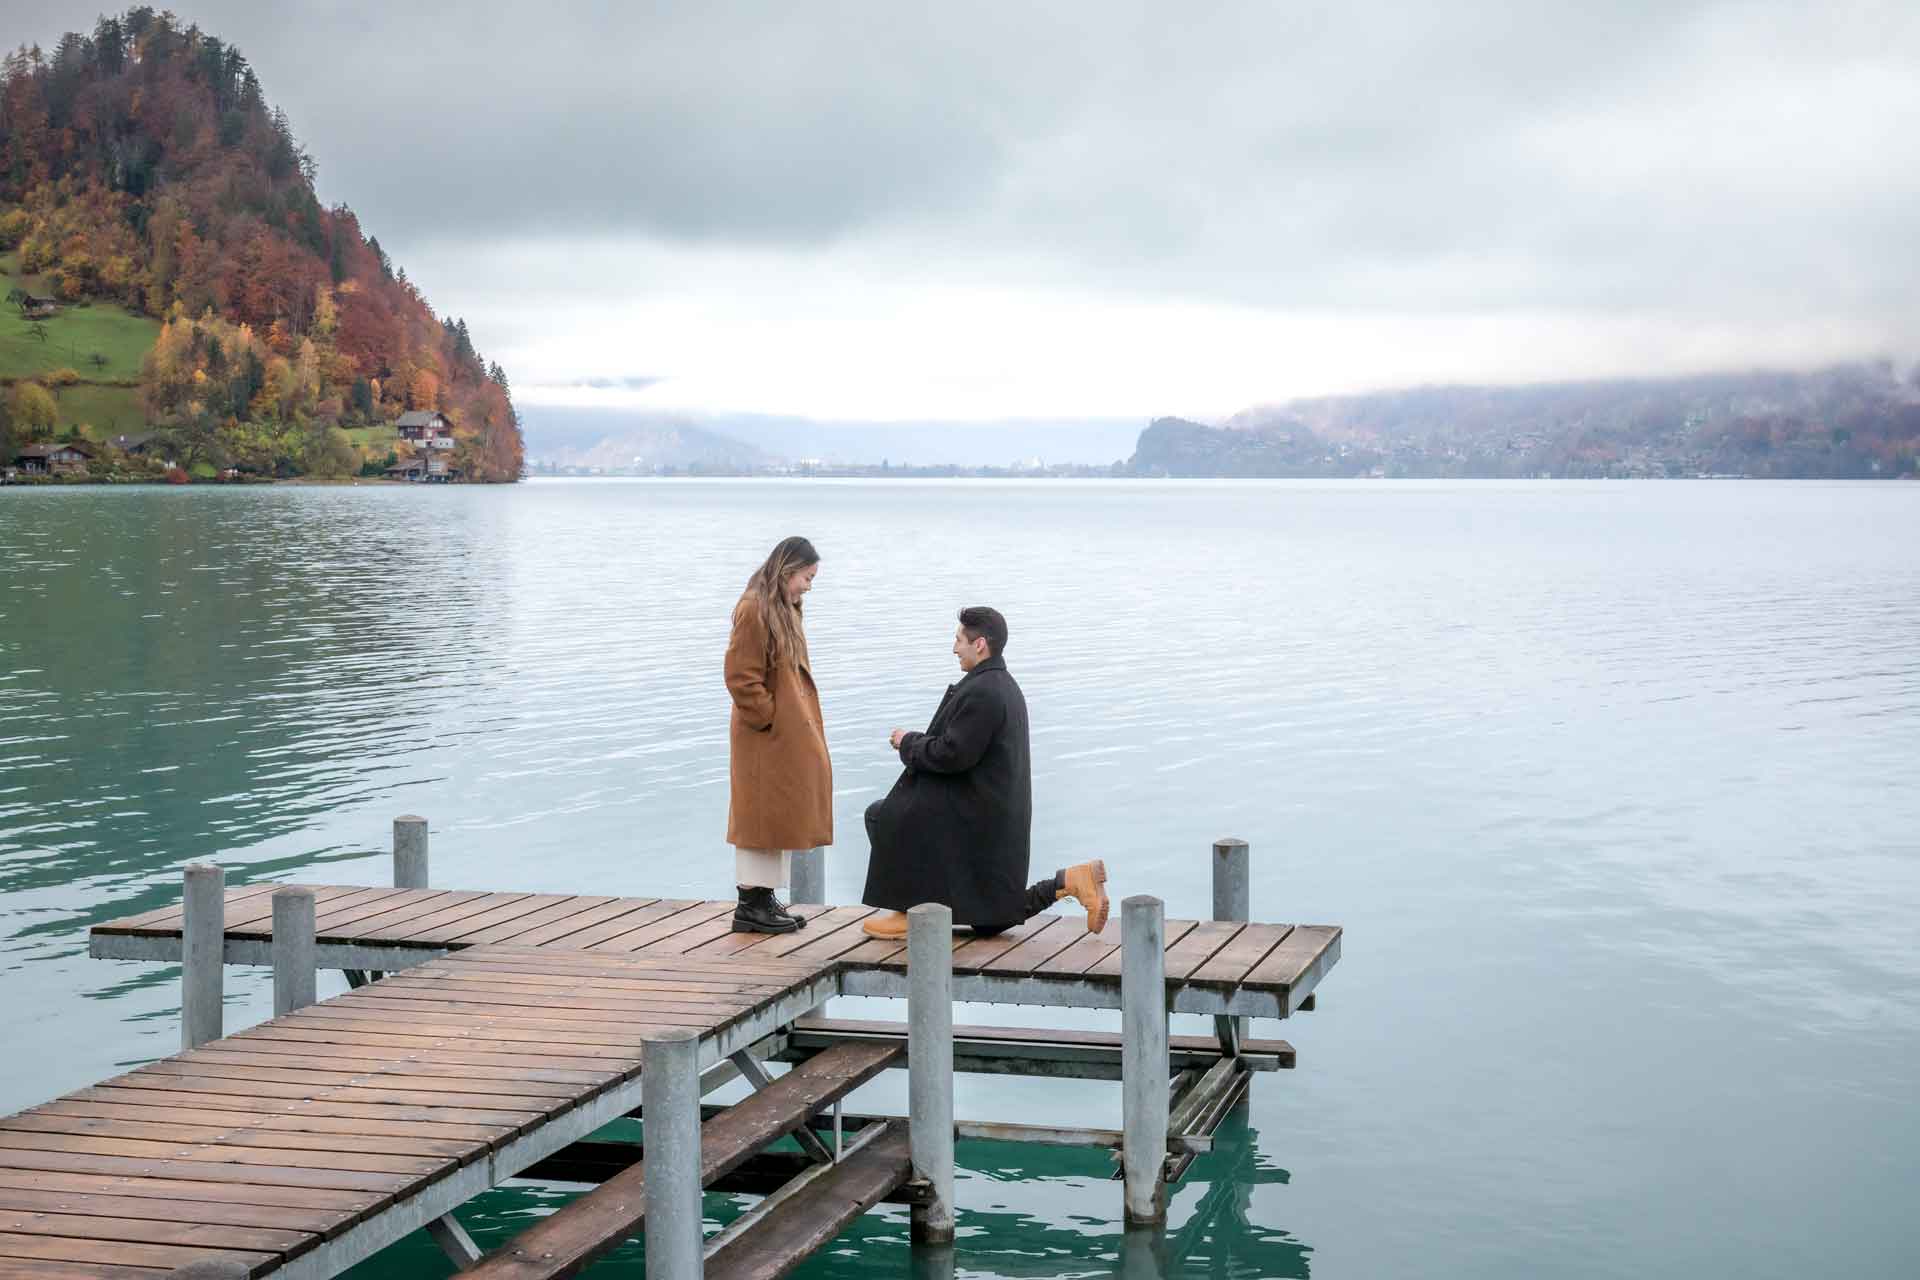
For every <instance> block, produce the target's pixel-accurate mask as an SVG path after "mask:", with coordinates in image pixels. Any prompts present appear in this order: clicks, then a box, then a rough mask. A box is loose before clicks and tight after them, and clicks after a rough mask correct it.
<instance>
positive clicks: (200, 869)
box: [180, 862, 227, 1050]
mask: <svg viewBox="0 0 1920 1280" xmlns="http://www.w3.org/2000/svg"><path fill="white" fill-rule="evenodd" d="M182 905H183V908H184V912H185V919H184V921H183V922H182V924H181V934H180V1048H181V1049H182V1050H187V1049H197V1048H199V1047H200V1046H201V1045H203V1044H205V1043H207V1041H209V1040H218V1039H219V1038H220V1036H221V1033H222V1010H221V1002H222V1000H223V999H224V997H225V987H224V983H225V971H226V950H227V918H226V917H227V873H226V872H225V871H223V870H222V869H221V868H219V867H218V866H215V865H214V864H213V863H211V862H190V863H188V864H187V870H186V894H185V901H184V902H183V904H182Z"/></svg>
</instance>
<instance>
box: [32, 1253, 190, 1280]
mask: <svg viewBox="0 0 1920 1280" xmlns="http://www.w3.org/2000/svg"><path fill="white" fill-rule="evenodd" d="M169 1274H171V1270H170V1269H169V1270H162V1269H161V1268H159V1267H109V1266H106V1265H104V1264H102V1263H98V1262H50V1261H46V1260H44V1259H40V1258H0V1280H156V1278H157V1277H164V1276H167V1275H169Z"/></svg>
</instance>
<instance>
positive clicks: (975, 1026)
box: [793, 1014, 1294, 1058]
mask: <svg viewBox="0 0 1920 1280" xmlns="http://www.w3.org/2000/svg"><path fill="white" fill-rule="evenodd" d="M793 1029H794V1030H795V1031H802V1032H804V1031H820V1032H827V1033H835V1032H839V1033H843V1034H851V1035H883V1036H904V1035H906V1034H907V1024H906V1023H904V1022H889V1021H886V1020H884V1019H868V1018H822V1017H817V1016H815V1015H813V1014H808V1015H807V1016H805V1017H802V1018H795V1019H794V1020H793ZM953 1036H954V1039H956V1040H985V1041H990V1042H996V1043H1000V1044H1072V1045H1085V1046H1088V1047H1091V1048H1104V1049H1118V1048H1119V1047H1120V1033H1119V1032H1117V1031H1086V1030H1080V1029H1077V1028H1071V1027H1003V1026H997V1025H988V1024H984V1023H972V1024H956V1025H955V1026H954V1028H953ZM1167 1045H1168V1047H1169V1048H1171V1049H1174V1050H1177V1051H1179V1052H1181V1053H1217V1052H1219V1050H1220V1041H1219V1040H1218V1039H1217V1038H1215V1037H1213V1036H1210V1035H1197V1036H1168V1037H1167ZM1241 1049H1242V1050H1243V1051H1244V1052H1246V1053H1249V1054H1254V1055H1265V1056H1273V1057H1282V1058H1291V1057H1293V1056H1294V1049H1293V1046H1292V1045H1291V1044H1289V1043H1287V1042H1286V1041H1285V1040H1253V1039H1249V1040H1243V1041H1241Z"/></svg>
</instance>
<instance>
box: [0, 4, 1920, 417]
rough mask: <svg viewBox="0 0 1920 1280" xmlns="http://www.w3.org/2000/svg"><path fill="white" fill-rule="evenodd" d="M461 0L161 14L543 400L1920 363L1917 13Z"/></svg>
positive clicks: (1145, 388) (850, 400)
mask: <svg viewBox="0 0 1920 1280" xmlns="http://www.w3.org/2000/svg"><path fill="white" fill-rule="evenodd" d="M443 8H444V10H445V13H444V14H443V15H441V16H429V15H426V14H424V13H417V12H415V11H414V9H415V6H411V5H394V4H391V3H386V2H384V0H383V2H382V3H364V2H360V0H354V2H351V3H317V2H311V0H310V2H307V3H272V4H263V3H260V2H259V0H204V2H202V3H185V4H181V5H179V6H177V7H176V11H177V12H178V13H179V14H180V16H181V17H182V19H183V20H186V21H192V22H197V23H199V24H200V25H201V26H202V27H203V28H205V29H207V30H209V31H211V32H212V33H214V34H216V35H219V36H221V37H223V38H226V39H230V40H232V41H234V42H235V43H237V44H239V46H240V47H241V50H242V51H243V52H244V53H245V54H246V55H247V56H248V58H249V59H250V60H251V61H252V63H253V65H254V66H255V68H257V70H258V71H259V74H260V78H261V80H262V82H263V84H264V86H265V88H266V91H267V94H268V96H269V98H270V99H271V100H272V101H274V102H275V103H277V104H279V105H281V106H284V107H285V108H286V110H287V112H288V114H289V115H290V116H291V117H292V120H293V124H294V128H295V131H296V133H297V134H298V135H299V136H300V138H301V139H302V141H303V143H304V144H305V146H306V147H307V149H308V150H309V151H310V152H311V153H312V155H313V157H314V159H315V161H316V162H317V164H318V166H319V186H320V194H321V198H322V199H323V200H324V201H326V202H328V203H334V202H338V201H344V202H346V203H348V204H350V205H352V206H353V208H354V209H355V210H356V211H358V213H359V214H360V216H361V220H362V224H363V226H364V227H365V228H366V229H367V230H369V231H370V232H372V233H373V234H375V235H377V236H379V238H380V241H381V243H382V245H383V246H385V247H386V248H387V250H388V251H389V252H390V253H391V254H392V255H393V256H394V258H395V259H396V260H397V261H398V262H399V263H400V264H402V265H404V266H405V267H406V269H407V272H408V274H409V275H410V276H411V277H412V278H413V279H415V280H416V281H418V282H419V283H420V285H421V286H422V288H423V289H424V290H425V291H426V293H427V296H428V298H429V299H430V300H431V301H432V303H433V304H434V305H435V307H436V308H438V309H440V310H441V311H443V312H451V313H454V314H459V315H464V316H465V317H466V318H467V319H468V321H469V323H470V325H471V326H472V328H473V331H474V336H475V340H476V342H477V343H478V345H479V346H480V347H481V349H482V351H483V353H484V354H486V355H488V356H490V357H492V358H496V359H498V360H500V361H501V362H502V363H503V364H504V365H505V366H506V367H507V369H508V372H509V373H510V375H511V376H512V378H513V382H514V387H515V395H516V398H517V399H519V400H521V401H522V402H523V403H540V402H543V401H544V402H548V403H555V402H564V403H609V404H612V403H617V404H630V405H635V406H645V407H651V408H694V409H707V410H716V411H720V410H736V411H737V410H750V411H756V412H768V413H798V414H808V415H816V416H824V417H841V418H847V417H851V418H876V419H882V418H907V417H912V418H941V417H949V418H967V419H978V418H993V417H1072V416H1078V415H1084V416H1088V417H1094V416H1103V417H1111V416H1139V417H1146V416H1151V415H1157V414H1162V413H1177V414H1183V415H1186V416H1191V417H1201V418H1210V417H1220V416H1224V415H1226V414H1229V413H1232V412H1234V411H1236V410H1239V409H1242V408H1245V407H1247V406H1249V405H1253V404H1257V403H1262V402H1270V401H1277V400H1283V399H1288V398H1291V397H1294V396H1297V395H1305V394H1317V393H1322V392H1331V391H1345V390H1361V389H1367V388H1374V387H1383V386H1393V385H1401V384H1406V383H1411V382H1431V381H1499V382H1505V381H1532V380H1540V379H1547V378H1559V377H1569V376H1590V375H1612V374H1631V373H1643V372H1644V373H1656V372H1680V371H1692V370H1701V369H1716V368H1725V367H1729V366H1748V365H1753V364H1767V365H1783V366H1805V365H1811V364H1817V363H1821V362H1824V361H1828V360H1833V359H1844V358H1851V357H1855V356H1867V355H1882V354H1884V355H1891V356H1894V357H1895V358H1898V359H1901V360H1906V359H1910V358H1912V357H1913V355H1914V354H1915V353H1916V352H1917V351H1920V343H1916V342H1915V341H1914V338H1915V335H1916V332H1920V329H1917V327H1916V321H1920V288H1916V286H1920V237H1917V236H1916V229H1917V228H1916V217H1915V211H1916V210H1920V169H1916V166H1914V165H1913V163H1912V156H1913V154H1914V151H1915V148H1916V146H1920V5H1916V4H1913V3H1911V0H1900V2H1890V3H1884V4H1881V3H1857V4H1856V3H1846V2H1845V0H1839V2H1838V3H1820V4H1816V3H1772V2H1765V0H1760V2H1755V3H1720V4H1713V3H1692V2H1690V0H1658V2H1656V3H1636V2H1634V0H1599V2H1596V0H1513V2H1511V3H1507V2H1499V3H1495V2H1487V3H1467V2H1464V0H1461V2H1449V0H1409V2H1406V3H1396V4H1366V3H1359V4H1355V3H1351V2H1350V0H1349V2H1348V3H1341V4H1324V5H1323V4H1298V3H1282V2H1281V0H1272V2H1270V3H1263V4H1246V5H1235V4H1209V3H1204V2H1200V0H1182V2H1181V3H1177V4H1176V3H1163V4H1158V5H1136V4H1124V3H1113V2H1102V3H1073V4H1069V3H1045V4H1034V3H1031V2H1027V3H1019V4H1007V5H1000V4H989V3H979V2H977V0H975V2H970V3H965V4H953V3H947V4H941V5H937V6H936V5H922V4H916V3H907V2H903V0H874V2H873V3H868V4H857V5H856V4H834V3H821V2H820V0H809V2H808V3H803V4H795V3H791V2H790V0H786V2H769V3H756V4H734V3H725V2H724V0H700V2H698V3H685V4H668V5H658V4H636V5H615V4H604V5H568V4H558V5H552V4H550V5H527V4H524V3H514V4H496V3H492V2H491V0H483V2H479V3H462V4H459V5H446V6H443ZM8 9H9V11H10V12H11V13H13V14H21V13H22V10H23V9H24V10H26V16H27V17H28V18H29V21H28V22H27V23H26V24H25V25H20V24H18V23H17V22H16V21H15V20H9V21H7V22H6V23H5V24H4V26H5V30H0V34H7V35H8V36H9V43H11V42H12V39H13V38H18V39H23V40H31V39H36V38H37V39H40V40H42V41H43V42H45V43H48V44H51V43H52V41H53V39H54V38H56V37H57V35H58V33H59V32H60V31H62V30H65V29H67V28H72V27H90V26H91V25H92V22H93V19H94V17H95V16H96V14H97V12H98V9H99V6H98V5H97V4H95V5H73V4H49V3H45V0H25V4H24V5H22V4H20V3H17V2H16V3H14V4H10V5H9V6H8Z"/></svg>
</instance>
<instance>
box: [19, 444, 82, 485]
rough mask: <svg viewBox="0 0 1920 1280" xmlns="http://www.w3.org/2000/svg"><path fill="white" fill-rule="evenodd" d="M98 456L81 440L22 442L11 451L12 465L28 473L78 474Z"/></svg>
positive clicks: (43, 474)
mask: <svg viewBox="0 0 1920 1280" xmlns="http://www.w3.org/2000/svg"><path fill="white" fill-rule="evenodd" d="M97 456H99V455H98V454H97V453H96V452H95V451H94V448H93V446H92V445H90V444H88V443H86V442H85V441H83V440H69V441H67V442H65V443H60V444H23V445H21V446H20V447H19V448H18V449H16V450H14V453H13V465H14V466H16V467H18V468H20V470H22V471H24V472H26V473H27V474H29V475H42V476H45V475H80V476H83V475H85V474H86V473H87V464H88V463H89V462H92V461H93V460H94V458H96V457H97Z"/></svg>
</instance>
